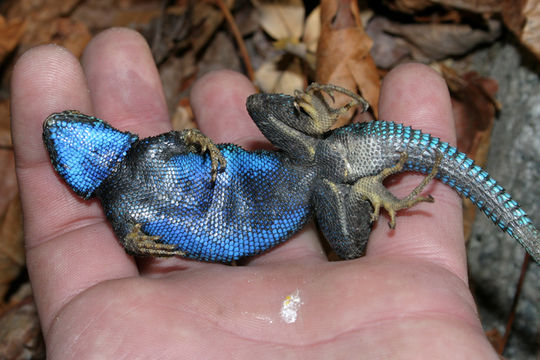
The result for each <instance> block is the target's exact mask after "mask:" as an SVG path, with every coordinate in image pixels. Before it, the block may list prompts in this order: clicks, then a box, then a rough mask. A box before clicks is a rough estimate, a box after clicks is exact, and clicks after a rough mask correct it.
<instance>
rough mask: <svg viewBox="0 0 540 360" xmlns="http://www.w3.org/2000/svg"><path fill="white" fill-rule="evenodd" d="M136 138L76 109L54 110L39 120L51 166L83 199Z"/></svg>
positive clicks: (90, 194)
mask: <svg viewBox="0 0 540 360" xmlns="http://www.w3.org/2000/svg"><path fill="white" fill-rule="evenodd" d="M137 139H138V137H137V136H136V135H134V134H131V133H128V132H122V131H119V130H116V129H115V128H113V127H112V126H110V125H109V124H107V123H105V122H104V121H102V120H100V119H97V118H95V117H91V116H87V115H83V114H81V113H80V112H78V111H72V110H67V111H63V112H61V113H54V114H52V115H50V116H49V117H47V119H45V122H44V123H43V142H44V143H45V146H46V148H47V150H48V152H49V156H50V158H51V162H52V164H53V167H54V169H55V170H56V171H57V172H58V174H60V176H62V178H63V179H64V180H65V181H66V183H67V184H68V185H69V186H70V187H71V188H72V189H73V191H75V192H76V193H77V194H78V195H80V196H82V197H84V198H85V199H88V198H90V197H91V196H92V194H93V193H94V190H95V189H96V188H97V187H98V186H99V185H100V184H101V183H102V181H103V180H104V179H106V178H107V176H109V174H110V173H111V171H112V169H113V168H114V166H115V165H116V164H117V163H118V162H119V161H121V160H122V159H123V158H124V157H125V155H126V152H127V151H128V150H129V148H130V147H131V145H132V144H133V142H135V141H137Z"/></svg>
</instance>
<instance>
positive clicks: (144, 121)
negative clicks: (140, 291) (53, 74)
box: [82, 28, 200, 276]
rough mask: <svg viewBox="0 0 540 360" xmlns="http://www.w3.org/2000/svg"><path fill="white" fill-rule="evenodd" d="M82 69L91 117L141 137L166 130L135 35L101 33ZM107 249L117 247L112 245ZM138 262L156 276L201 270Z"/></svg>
mask: <svg viewBox="0 0 540 360" xmlns="http://www.w3.org/2000/svg"><path fill="white" fill-rule="evenodd" d="M82 64H83V67H84V70H85V73H86V77H87V79H88V87H89V89H90V94H91V100H92V104H93V106H94V111H95V114H96V116H98V117H100V118H102V119H104V120H106V121H107V122H108V123H110V124H111V125H113V126H114V127H115V128H118V129H120V130H122V131H130V132H132V133H135V134H138V135H139V137H140V138H144V137H148V136H153V135H158V134H162V133H165V132H168V131H170V130H171V124H170V121H169V116H168V110H167V106H166V102H165V96H164V93H163V88H162V86H161V80H160V78H159V73H158V71H157V68H156V66H155V63H154V60H153V58H152V54H151V51H150V49H149V47H148V44H147V43H146V41H145V40H144V38H143V37H142V36H141V35H140V34H139V33H137V32H135V31H133V30H129V29H125V28H112V29H108V30H106V31H103V32H102V33H100V34H99V35H98V36H96V37H95V38H94V39H93V40H92V42H91V43H90V44H89V45H88V47H87V49H86V51H85V53H84V56H83V59H82ZM109 232H111V233H112V230H109ZM111 246H117V247H119V245H118V243H117V242H113V243H111ZM137 260H138V264H139V270H140V272H141V274H154V275H158V276H161V275H165V274H167V273H170V272H172V271H175V270H178V269H184V268H185V267H194V266H199V265H200V264H198V263H197V262H194V261H189V260H185V259H182V258H180V257H171V258H138V259H137Z"/></svg>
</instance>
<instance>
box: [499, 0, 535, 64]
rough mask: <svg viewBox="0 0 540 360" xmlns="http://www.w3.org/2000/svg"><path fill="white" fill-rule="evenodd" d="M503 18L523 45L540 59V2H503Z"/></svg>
mask: <svg viewBox="0 0 540 360" xmlns="http://www.w3.org/2000/svg"><path fill="white" fill-rule="evenodd" d="M502 17H503V21H504V23H505V24H506V26H507V27H508V28H509V29H510V30H511V31H512V32H513V33H514V34H516V36H517V37H518V39H519V40H520V41H521V43H522V44H523V45H524V46H525V47H527V48H528V49H529V50H530V51H532V52H533V53H534V54H535V55H536V57H537V58H540V1H539V0H521V1H513V0H503V11H502Z"/></svg>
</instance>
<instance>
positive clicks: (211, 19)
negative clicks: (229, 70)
mask: <svg viewBox="0 0 540 360" xmlns="http://www.w3.org/2000/svg"><path fill="white" fill-rule="evenodd" d="M233 2H234V1H233V0H227V1H225V3H226V5H227V7H228V8H229V9H230V8H231V6H232V4H233ZM194 3H195V5H194V6H193V13H192V19H191V22H192V24H193V26H194V27H195V30H194V31H195V32H196V36H191V38H192V39H191V40H192V43H191V45H192V47H193V50H194V51H195V52H198V51H199V50H200V49H201V48H203V47H204V46H205V45H206V44H207V43H208V41H209V40H210V38H211V37H212V36H213V35H214V33H215V32H216V30H217V28H218V27H219V26H220V25H221V23H222V22H223V19H224V17H223V14H222V13H221V11H220V10H219V8H217V7H216V6H214V5H213V4H211V3H210V2H206V1H195V2H194Z"/></svg>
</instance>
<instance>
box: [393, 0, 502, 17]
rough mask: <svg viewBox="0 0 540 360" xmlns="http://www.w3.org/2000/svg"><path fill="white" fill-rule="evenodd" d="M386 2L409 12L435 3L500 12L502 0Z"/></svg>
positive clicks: (490, 12)
mask: <svg viewBox="0 0 540 360" xmlns="http://www.w3.org/2000/svg"><path fill="white" fill-rule="evenodd" d="M385 4H386V5H387V6H388V7H389V8H391V9H392V10H396V11H400V12H404V13H407V14H413V13H417V12H419V11H421V10H425V9H427V8H429V7H433V6H434V5H442V6H444V7H446V8H454V9H460V10H467V11H471V12H474V13H482V14H484V13H487V14H492V13H498V12H499V11H500V10H501V0H475V1H470V0H386V1H385Z"/></svg>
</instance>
